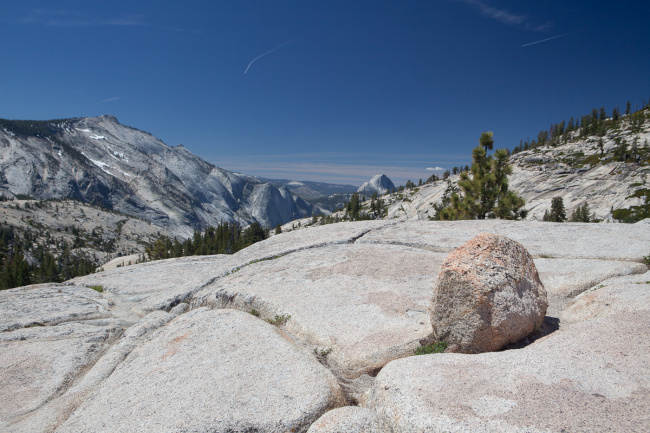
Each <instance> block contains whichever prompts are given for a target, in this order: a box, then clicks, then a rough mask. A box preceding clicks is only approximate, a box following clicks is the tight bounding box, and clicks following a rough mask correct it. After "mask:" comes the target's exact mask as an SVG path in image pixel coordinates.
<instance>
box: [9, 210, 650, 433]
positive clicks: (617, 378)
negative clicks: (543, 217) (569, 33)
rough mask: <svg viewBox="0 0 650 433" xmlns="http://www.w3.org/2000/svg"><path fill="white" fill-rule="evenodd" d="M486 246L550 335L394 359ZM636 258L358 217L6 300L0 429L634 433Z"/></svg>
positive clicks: (639, 325)
mask: <svg viewBox="0 0 650 433" xmlns="http://www.w3.org/2000/svg"><path fill="white" fill-rule="evenodd" d="M483 232H492V233H496V234H499V235H505V236H507V237H509V238H510V239H512V240H514V241H517V242H519V243H521V245H523V247H524V248H525V249H526V250H528V252H529V253H530V255H531V256H532V257H533V260H534V262H535V265H536V267H537V269H538V270H539V278H540V280H541V281H542V282H543V283H544V286H545V288H546V290H547V296H548V301H549V309H548V311H547V316H546V318H545V322H544V323H545V325H546V324H547V323H551V324H554V327H550V328H546V327H544V328H543V329H544V332H545V333H546V334H547V335H545V336H543V337H541V338H538V339H537V340H535V341H533V342H532V343H530V344H528V345H525V347H523V348H521V349H518V350H504V351H500V352H486V353H481V354H472V355H470V354H461V353H443V354H432V355H424V356H411V355H412V353H413V349H415V348H416V347H418V346H419V345H420V344H423V342H425V341H426V340H428V339H429V337H430V333H431V331H432V329H433V326H434V325H435V324H432V323H431V319H430V316H429V314H428V306H429V303H430V301H431V297H432V291H433V286H434V285H435V284H436V279H437V275H438V272H439V270H440V268H441V266H442V262H443V261H444V259H445V257H446V256H447V255H448V254H449V253H450V252H451V251H453V250H454V249H455V248H458V247H459V246H461V245H462V244H464V243H465V242H467V241H468V240H470V239H472V238H473V237H475V236H476V235H477V234H479V233H483ZM566 239H572V242H571V243H563V241H565V240H566ZM560 245H561V247H559V246H560ZM648 245H650V231H648V230H647V225H646V224H642V223H639V224H634V225H622V224H570V223H566V224H552V223H536V222H506V221H458V222H448V223H440V222H423V221H413V222H394V221H393V222H389V221H362V222H357V223H341V224H333V225H328V226H320V227H313V228H309V229H306V230H299V231H295V232H291V233H282V234H280V235H277V236H274V237H272V238H271V239H268V240H266V241H263V242H259V243H257V244H254V245H253V246H251V247H249V248H246V249H244V250H241V251H239V252H238V253H236V254H233V255H230V256H203V257H186V258H180V259H170V260H164V261H157V262H149V263H144V264H138V265H134V266H129V267H126V268H118V269H113V270H110V271H106V272H100V273H96V274H93V275H88V276H85V277H82V278H77V279H75V280H72V281H69V282H66V283H64V284H47V285H41V286H29V287H23V288H18V289H12V290H5V291H2V292H0V325H1V330H0V430H1V431H3V432H11V433H14V432H24V433H41V432H43V433H44V432H80V431H153V430H155V431H176V432H180V431H215V432H226V431H245V430H246V429H248V430H249V431H253V430H256V431H258V432H271V431H291V430H295V431H296V432H306V431H308V430H309V431H311V432H328V431H341V430H344V431H351V432H354V431H359V432H362V431H365V432H371V431H381V432H403V431H405V432H409V431H437V430H443V431H444V430H447V431H458V432H464V431H467V432H469V431H472V432H474V431H478V432H488V431H489V432H518V431H533V432H541V431H562V429H564V430H565V431H575V432H588V431H589V432H591V431H617V432H618V431H621V432H635V431H639V432H640V431H647V430H649V429H650V419H648V415H647V414H648V413H650V380H648V378H650V363H649V362H648V360H649V359H650V346H649V345H648V341H647V340H648V339H647V337H646V336H647V331H646V330H647V329H648V327H649V326H650V301H649V299H650V298H649V297H648V293H650V277H649V276H648V275H650V274H648V272H647V270H648V268H647V266H645V265H644V264H642V263H641V258H642V257H643V256H646V255H648V250H647V249H648ZM542 256H543V257H542ZM91 285H92V286H95V287H96V288H97V289H103V291H102V292H98V291H95V290H92V289H89V288H87V287H85V286H91ZM235 310H239V311H235ZM268 322H271V323H268ZM352 405H357V406H352Z"/></svg>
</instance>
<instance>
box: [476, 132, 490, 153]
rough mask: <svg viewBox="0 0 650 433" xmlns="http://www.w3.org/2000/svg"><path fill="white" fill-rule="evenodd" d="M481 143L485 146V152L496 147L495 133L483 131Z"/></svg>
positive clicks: (480, 138) (479, 140)
mask: <svg viewBox="0 0 650 433" xmlns="http://www.w3.org/2000/svg"><path fill="white" fill-rule="evenodd" d="M478 142H479V145H481V146H483V148H484V149H485V153H487V151H488V150H492V149H493V148H494V133H493V132H492V131H483V132H482V133H481V136H480V137H479V139H478Z"/></svg>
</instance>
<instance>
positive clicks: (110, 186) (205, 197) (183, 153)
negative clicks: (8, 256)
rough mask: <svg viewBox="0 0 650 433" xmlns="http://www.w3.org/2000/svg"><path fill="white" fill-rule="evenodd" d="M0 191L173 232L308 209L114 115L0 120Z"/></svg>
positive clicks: (284, 218) (265, 221)
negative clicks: (68, 201)
mask: <svg viewBox="0 0 650 433" xmlns="http://www.w3.org/2000/svg"><path fill="white" fill-rule="evenodd" d="M0 149H1V152H0V196H5V197H8V198H12V197H16V196H19V197H32V198H37V199H50V198H75V199H77V200H81V201H84V202H88V203H91V204H95V205H99V206H102V207H104V208H107V209H114V210H117V211H120V212H122V213H124V214H126V215H132V216H135V217H138V218H141V219H144V220H147V221H151V222H152V223H154V224H156V225H158V226H161V227H164V228H166V229H167V230H168V231H169V232H171V233H175V234H177V235H180V236H185V237H186V236H189V235H191V234H192V232H193V230H194V229H203V228H205V227H206V226H208V225H212V226H216V225H218V224H219V223H220V222H221V221H238V222H240V223H242V224H250V223H253V222H259V223H260V224H262V225H264V226H267V227H274V226H275V225H276V224H281V223H285V222H288V221H291V220H293V219H296V218H300V217H303V216H309V215H311V213H312V205H311V204H309V203H307V202H305V201H304V200H303V199H301V198H300V197H298V196H297V195H296V194H295V193H292V192H291V190H290V189H289V188H287V187H285V186H279V187H278V186H275V185H273V184H271V183H268V182H263V181H261V180H259V179H256V178H254V177H252V176H246V175H241V174H235V173H232V172H229V171H227V170H224V169H221V168H218V167H215V166H214V165H212V164H210V163H208V162H207V161H204V160H203V159H201V158H199V157H198V156H196V155H194V154H192V153H191V152H190V151H189V150H187V149H186V148H185V147H183V146H182V145H179V146H177V147H170V146H168V145H166V144H165V143H163V142H162V141H161V140H159V139H157V138H155V137H154V136H152V135H151V134H148V133H146V132H143V131H140V130H137V129H134V128H130V127H128V126H124V125H121V124H120V123H119V122H118V121H117V119H116V118H115V117H113V116H100V117H91V118H76V119H63V120H53V121H20V120H3V119H0Z"/></svg>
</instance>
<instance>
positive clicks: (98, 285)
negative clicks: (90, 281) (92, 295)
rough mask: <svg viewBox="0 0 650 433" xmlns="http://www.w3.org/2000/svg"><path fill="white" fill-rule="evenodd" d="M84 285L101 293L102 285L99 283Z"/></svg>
mask: <svg viewBox="0 0 650 433" xmlns="http://www.w3.org/2000/svg"><path fill="white" fill-rule="evenodd" d="M86 287H88V288H89V289H93V290H96V291H98V292H99V293H102V292H103V291H104V286H102V285H101V284H96V285H94V286H86Z"/></svg>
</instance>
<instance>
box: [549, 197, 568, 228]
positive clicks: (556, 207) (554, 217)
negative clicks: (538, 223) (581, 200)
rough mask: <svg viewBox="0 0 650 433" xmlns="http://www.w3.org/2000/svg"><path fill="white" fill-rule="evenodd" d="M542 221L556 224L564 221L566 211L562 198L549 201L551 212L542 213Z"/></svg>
mask: <svg viewBox="0 0 650 433" xmlns="http://www.w3.org/2000/svg"><path fill="white" fill-rule="evenodd" d="M543 220H544V221H551V222H558V223H561V222H564V221H566V210H565V209H564V200H562V197H553V199H552V200H551V210H550V211H548V210H547V211H546V212H544V218H543Z"/></svg>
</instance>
